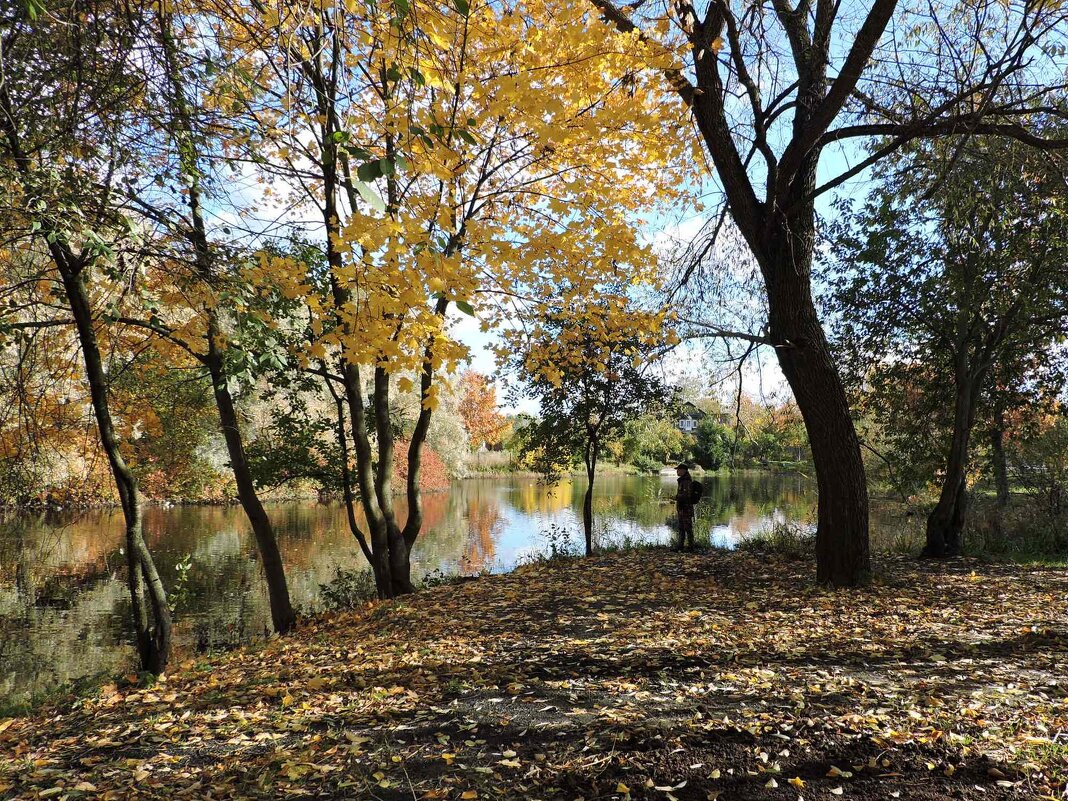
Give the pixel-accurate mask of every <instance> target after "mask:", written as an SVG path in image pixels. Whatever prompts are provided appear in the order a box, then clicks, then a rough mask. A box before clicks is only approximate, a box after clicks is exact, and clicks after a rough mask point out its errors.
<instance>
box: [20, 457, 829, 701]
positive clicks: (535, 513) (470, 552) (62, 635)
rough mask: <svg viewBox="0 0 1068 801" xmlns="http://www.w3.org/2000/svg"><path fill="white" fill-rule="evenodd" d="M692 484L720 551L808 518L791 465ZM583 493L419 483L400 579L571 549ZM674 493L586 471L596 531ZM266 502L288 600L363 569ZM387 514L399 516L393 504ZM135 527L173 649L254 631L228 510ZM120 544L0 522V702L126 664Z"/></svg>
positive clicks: (105, 514)
mask: <svg viewBox="0 0 1068 801" xmlns="http://www.w3.org/2000/svg"><path fill="white" fill-rule="evenodd" d="M702 480H703V482H704V485H705V493H704V498H703V499H702V501H701V504H700V507H699V511H698V526H699V528H698V529H697V532H696V533H697V534H698V536H699V537H700V536H702V534H703V535H704V536H705V537H706V538H707V540H706V541H711V542H712V543H713V544H715V545H719V546H726V547H730V546H731V545H733V544H734V543H736V542H737V541H738V540H739V539H740V538H743V537H745V536H747V535H748V534H750V533H752V532H754V531H756V530H758V529H760V528H764V527H767V526H768V525H769V524H771V523H772V522H774V521H807V520H811V519H813V517H814V513H815V504H816V495H815V485H814V483H813V482H812V481H811V480H810V479H808V478H805V477H803V476H799V475H783V474H771V473H735V474H733V475H730V476H706V477H704V478H703V479H702ZM584 490H585V480H584V479H573V480H565V481H564V482H563V483H561V484H560V485H558V486H556V487H553V488H548V487H545V486H543V485H541V484H539V482H538V481H537V480H536V479H534V478H527V477H503V478H474V479H467V480H464V481H458V482H455V483H454V484H453V486H452V488H451V489H450V490H449V491H448V492H443V493H436V494H430V495H427V496H426V497H425V500H424V506H425V514H424V519H425V521H426V523H425V527H424V533H423V534H422V535H421V536H420V538H419V541H418V542H417V544H416V548H415V552H414V554H413V571H412V573H413V578H415V579H417V580H418V579H421V578H423V576H424V575H425V574H427V573H428V572H431V571H440V572H441V573H444V574H450V573H464V574H472V573H478V572H481V571H493V572H500V571H506V570H510V569H512V568H513V567H515V566H516V565H517V564H519V563H521V562H523V561H524V560H529V559H532V558H536V556H537V555H538V554H546V553H549V552H552V551H553V550H556V551H567V550H573V551H576V552H577V550H578V549H579V548H580V544H581V542H582V538H581V504H582V494H583V492H584ZM674 494H675V481H674V476H673V475H665V476H605V477H603V478H600V479H598V494H597V496H596V497H595V517H596V523H595V532H596V536H597V539H598V541H599V542H600V543H601V544H603V545H628V544H635V543H647V542H660V543H663V542H668V541H669V540H670V537H671V529H670V528H669V526H668V521H669V520H670V516H671V514H672V512H673V509H674V506H673V503H672V499H673V497H674ZM399 500H400V499H398V501H399ZM269 512H270V514H271V517H272V520H273V521H274V524H275V527H276V529H277V531H278V534H279V538H280V540H281V544H282V550H283V556H284V559H285V563H286V570H287V573H288V578H289V586H290V592H291V593H292V596H293V601H294V603H295V604H297V605H298V606H299V607H302V608H304V609H308V610H311V609H315V608H316V607H317V606H318V605H319V595H320V590H319V588H320V585H322V584H325V583H327V582H329V581H330V579H331V578H332V577H333V576H334V575H335V573H336V571H337V569H338V568H342V569H354V568H362V567H365V565H364V563H363V561H362V560H363V557H362V556H361V554H360V553H359V550H358V547H357V545H356V543H355V541H354V540H353V539H352V536H351V535H350V534H349V530H348V527H347V525H346V522H345V515H344V512H343V509H342V508H341V507H340V506H339V505H332V504H317V503H314V502H302V503H285V504H276V505H273V506H270V507H269ZM398 513H399V515H400V516H401V518H402V519H403V516H404V513H405V512H404V506H403V504H398ZM145 534H146V539H147V540H148V542H149V546H150V547H151V549H152V552H153V554H154V555H155V558H156V561H157V564H158V566H159V569H160V573H161V574H162V576H163V578H164V582H165V583H166V584H167V586H168V588H171V587H173V586H174V582H175V580H176V576H177V575H178V572H179V567H178V566H179V565H180V564H181V563H183V562H185V563H187V564H188V569H187V570H186V571H185V573H186V577H185V580H184V591H183V593H182V594H183V598H182V600H181V602H180V604H179V606H178V609H177V615H176V623H177V629H176V645H177V648H178V651H179V654H180V656H182V655H184V656H188V655H190V654H193V653H195V652H196V651H197V650H203V649H206V648H219V647H227V646H231V645H235V644H238V643H241V642H247V641H251V640H254V639H256V638H259V637H263V636H264V634H265V632H266V626H267V624H268V623H269V620H270V617H269V612H268V609H267V598H266V591H265V588H264V584H263V581H262V577H261V573H260V569H259V564H258V561H257V558H256V550H255V545H254V543H253V540H252V537H251V534H250V533H249V531H248V525H247V522H246V520H245V518H244V514H243V512H242V511H241V509H240V507H236V506H233V507H219V506H183V507H174V508H162V507H159V506H148V507H146V509H145ZM122 542H123V526H122V515H121V513H120V512H118V511H117V510H114V511H112V510H108V511H96V512H91V513H83V514H78V515H74V514H65V513H49V514H43V515H41V514H38V515H32V516H31V515H11V516H8V517H7V518H4V519H3V520H0V704H12V703H19V702H24V701H26V700H28V699H30V698H32V697H33V696H34V695H35V694H39V693H43V692H46V691H49V690H50V689H51V688H54V687H57V686H63V685H67V684H70V683H76V682H78V681H80V680H92V679H96V678H98V677H100V676H102V675H109V674H110V675H114V674H116V673H118V672H120V671H122V670H125V669H127V668H128V667H130V665H131V660H132V654H131V650H130V648H129V646H128V644H127V643H128V632H127V621H128V620H129V614H128V612H129V601H128V597H127V593H126V588H125V584H124V583H123V581H122V576H121V574H120V572H119V571H120V570H121V568H122V566H123V565H124V560H123V557H122V551H121V548H122Z"/></svg>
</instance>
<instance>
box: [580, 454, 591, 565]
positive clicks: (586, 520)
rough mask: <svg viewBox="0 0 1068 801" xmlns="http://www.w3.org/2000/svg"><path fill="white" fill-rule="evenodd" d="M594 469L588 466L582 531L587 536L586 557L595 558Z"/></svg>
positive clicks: (583, 502) (583, 501)
mask: <svg viewBox="0 0 1068 801" xmlns="http://www.w3.org/2000/svg"><path fill="white" fill-rule="evenodd" d="M593 476H594V472H593V469H592V468H591V467H590V466H588V465H587V467H586V478H587V479H588V483H587V484H586V494H585V495H584V496H583V498H582V531H583V533H584V534H585V535H586V556H593Z"/></svg>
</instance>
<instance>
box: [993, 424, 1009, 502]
mask: <svg viewBox="0 0 1068 801" xmlns="http://www.w3.org/2000/svg"><path fill="white" fill-rule="evenodd" d="M990 464H991V467H992V468H993V472H994V486H995V487H996V488H997V505H998V508H999V509H1004V508H1005V507H1006V506H1008V505H1009V467H1008V462H1007V461H1006V459H1005V413H1004V412H1003V411H1002V410H1001V409H998V410H997V411H996V412H995V414H994V426H993V428H991V429H990Z"/></svg>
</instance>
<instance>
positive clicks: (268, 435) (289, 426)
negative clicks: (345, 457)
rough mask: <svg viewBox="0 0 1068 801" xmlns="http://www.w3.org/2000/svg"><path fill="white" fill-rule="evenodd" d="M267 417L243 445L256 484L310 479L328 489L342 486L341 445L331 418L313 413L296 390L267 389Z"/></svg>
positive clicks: (271, 485) (263, 485)
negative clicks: (336, 437)
mask: <svg viewBox="0 0 1068 801" xmlns="http://www.w3.org/2000/svg"><path fill="white" fill-rule="evenodd" d="M267 402H268V404H269V408H270V420H269V422H268V424H267V425H266V426H265V427H263V428H262V429H261V430H260V431H259V432H258V433H257V435H256V436H255V437H253V438H251V439H250V440H249V442H248V445H247V446H246V454H247V456H248V461H249V469H250V470H251V472H252V476H253V480H254V481H255V482H256V485H257V486H259V487H280V486H285V485H289V484H292V483H294V482H298V481H304V480H308V481H312V482H314V483H315V484H316V485H317V486H319V487H321V488H323V489H326V490H328V491H337V490H339V489H340V487H341V449H340V447H339V446H338V444H337V441H336V439H335V438H334V428H333V421H331V420H330V419H328V418H327V417H326V416H325V415H318V414H313V413H312V412H311V411H310V410H309V406H308V401H307V399H306V398H305V397H304V396H302V395H300V394H298V393H295V392H291V391H286V392H281V393H276V392H269V393H267Z"/></svg>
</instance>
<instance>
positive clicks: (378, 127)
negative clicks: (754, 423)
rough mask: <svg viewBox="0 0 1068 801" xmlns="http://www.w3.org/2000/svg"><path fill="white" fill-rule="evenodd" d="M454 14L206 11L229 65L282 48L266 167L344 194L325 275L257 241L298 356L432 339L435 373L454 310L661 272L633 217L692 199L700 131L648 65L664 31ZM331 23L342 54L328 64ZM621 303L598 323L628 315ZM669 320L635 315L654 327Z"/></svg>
mask: <svg viewBox="0 0 1068 801" xmlns="http://www.w3.org/2000/svg"><path fill="white" fill-rule="evenodd" d="M209 7H210V3H209ZM219 8H221V7H219ZM465 11H466V13H461V12H460V11H459V10H458V9H457V8H456V7H448V6H446V7H441V6H439V5H436V4H431V3H425V2H411V3H406V4H405V5H404V9H401V10H398V8H397V7H394V6H393V5H392V4H388V3H387V4H381V5H379V6H375V5H370V4H368V5H364V4H351V5H345V6H340V7H334V6H327V5H326V4H324V5H323V6H322V7H320V8H309V9H297V8H295V7H285V6H278V7H276V8H274V10H270V9H268V10H266V11H264V10H262V9H260V10H257V9H251V10H250V13H249V14H248V15H247V16H246V17H239V16H237V15H234V14H233V13H231V12H230V11H229V10H225V11H219V12H218V16H219V18H220V21H221V24H220V30H222V31H223V33H222V34H220V37H219V43H220V47H225V48H228V49H230V50H231V51H233V52H231V53H230V57H231V58H232V60H233V61H234V62H235V63H241V64H250V65H251V64H256V63H261V64H262V63H265V62H275V63H293V64H295V66H294V68H293V70H292V71H291V72H290V73H287V74H283V75H281V76H273V77H272V74H270V73H265V72H264V71H263V70H262V69H259V68H257V70H256V72H255V80H256V81H259V82H260V83H259V85H258V86H257V87H256V88H255V92H256V93H257V95H258V97H260V98H263V99H262V101H261V102H260V103H259V107H258V108H257V109H256V116H255V118H253V119H250V121H249V125H250V126H251V127H252V128H254V129H256V134H255V135H254V136H251V137H249V138H248V140H247V141H248V142H257V143H258V147H259V150H258V151H257V152H256V154H255V157H256V158H257V159H260V160H262V161H263V162H265V163H268V164H270V165H271V169H270V170H267V171H265V175H266V177H265V182H266V183H268V184H269V185H271V186H276V187H280V188H281V189H282V190H283V192H285V193H288V194H290V195H292V196H293V197H294V202H295V203H307V202H309V200H311V201H312V202H314V203H315V204H316V205H318V204H320V203H322V199H323V193H324V192H331V193H334V194H335V195H336V196H335V197H334V198H333V200H332V203H331V204H330V206H332V207H333V208H334V209H336V211H335V212H334V214H333V216H330V215H327V216H328V217H329V219H327V220H326V229H327V230H326V231H325V232H324V234H325V236H326V237H327V240H328V244H329V245H330V247H331V249H333V250H336V251H337V252H338V258H337V259H334V260H331V261H330V264H331V266H330V268H329V272H330V276H329V280H324V278H325V276H323V275H322V274H321V272H320V273H319V275H318V277H317V278H316V277H315V276H313V273H315V272H316V271H321V267H315V266H312V265H308V266H307V267H306V268H305V269H304V270H300V269H293V267H294V265H293V264H292V263H286V262H284V261H283V260H280V259H278V258H274V259H261V269H262V270H264V271H269V272H270V273H271V275H270V276H269V277H268V276H267V275H265V274H261V277H263V278H264V279H265V280H269V281H271V282H273V283H274V285H275V286H276V289H277V291H278V292H280V293H281V294H282V296H283V297H285V298H286V299H294V298H300V297H304V298H307V299H308V304H307V308H308V313H309V315H310V317H311V321H312V322H311V325H310V332H311V333H312V338H311V339H310V340H309V343H308V346H307V353H306V354H304V356H305V358H308V357H310V358H316V359H321V358H323V356H324V353H329V352H333V351H337V352H343V353H344V354H345V357H346V358H347V359H349V360H350V361H352V362H355V363H359V364H371V365H374V366H377V367H382V368H384V369H386V370H387V371H388V372H391V373H414V372H419V371H420V370H421V369H422V368H423V367H424V365H425V364H426V363H427V359H428V355H429V357H430V358H429V362H430V363H431V364H432V366H433V367H434V368H435V369H437V368H440V367H444V368H446V369H455V367H456V365H457V364H458V363H459V362H460V361H462V360H463V359H464V358H466V357H467V355H468V349H467V347H466V345H464V344H463V343H462V342H460V341H459V340H458V339H457V338H456V336H455V333H454V321H455V320H456V319H458V317H457V315H455V314H454V312H455V311H457V310H459V311H461V312H463V313H465V314H471V313H474V314H476V315H477V316H478V317H479V318H480V320H481V322H482V324H483V325H484V326H486V327H492V326H505V327H507V326H510V325H511V324H512V322H514V319H515V317H516V316H517V315H519V316H522V315H524V314H526V313H529V312H530V310H531V309H532V308H534V307H535V306H536V305H537V303H538V302H539V300H538V299H542V300H544V299H545V298H548V297H550V296H553V295H555V294H557V292H558V289H559V287H561V286H564V285H569V286H572V287H573V289H572V291H571V293H570V294H571V297H570V298H569V299H565V300H566V302H574V303H576V304H581V303H584V302H585V298H586V297H588V296H589V295H590V294H591V293H594V294H596V292H597V287H598V286H599V285H601V284H603V282H604V281H605V279H607V278H614V277H618V276H619V275H620V274H625V277H626V280H627V281H629V282H630V283H631V284H632V285H643V284H652V283H654V282H655V280H656V275H657V265H656V261H655V258H654V257H653V256H652V254H651V253H650V251H649V248H648V247H647V246H646V245H645V244H644V243H643V242H642V241H641V240H640V237H639V234H638V232H637V228H638V226H639V225H640V222H641V219H642V216H643V215H647V214H648V213H649V212H650V211H651V210H652V209H654V208H655V207H656V206H657V205H659V204H673V203H677V202H682V201H683V200H686V199H688V197H689V195H688V189H687V176H686V174H685V172H684V170H685V165H686V164H687V158H686V155H687V154H686V153H685V152H684V151H685V150H686V148H687V147H688V144H687V143H688V142H689V141H690V139H691V138H692V137H690V136H688V135H686V131H685V128H686V125H687V117H686V111H685V109H684V107H683V106H682V104H681V103H680V102H679V101H678V100H677V98H676V97H675V95H674V93H672V92H671V91H670V90H669V89H668V88H667V87H665V86H663V85H661V84H660V83H659V78H657V77H656V74H655V73H654V72H653V71H650V70H645V69H642V67H643V66H645V65H647V63H648V62H649V61H650V59H656V58H663V52H662V51H663V48H660V47H652V46H651V45H649V44H648V43H647V42H643V41H641V40H640V39H639V38H637V37H620V36H619V35H618V34H617V33H616V32H615V31H614V30H612V29H610V28H609V27H608V26H607V25H606V24H605V23H603V22H602V21H600V20H599V19H598V18H597V17H596V15H591V14H590V13H589V10H588V9H587V8H585V7H583V6H581V5H578V4H573V3H568V2H564V1H563V0H527V1H526V2H523V3H522V4H519V3H517V2H514V1H513V0H508V2H504V3H482V2H475V3H472V4H471V5H470V8H469V9H466V7H465ZM249 20H251V22H250V21H249ZM331 37H332V38H333V39H334V40H336V41H338V42H339V43H342V44H343V46H342V47H341V48H340V49H339V51H338V52H339V53H343V55H342V56H339V57H337V58H336V59H335V60H334V61H329V62H328V61H327V56H326V55H325V53H326V52H327V48H323V47H322V46H321V45H322V42H324V41H326V40H327V39H329V38H331ZM316 42H319V43H320V45H319V47H320V49H319V50H316V45H315V43H316ZM316 70H325V71H329V72H330V73H331V74H333V75H336V79H335V80H336V84H337V87H338V88H337V91H336V94H334V95H332V96H329V97H324V94H323V91H322V89H321V88H319V89H316V90H313V86H312V84H313V83H314V76H315V74H316ZM251 71H252V70H251V69H250V72H251ZM241 127H242V126H235V128H241ZM246 127H247V126H246ZM236 146H237V147H239V148H240V147H242V146H245V145H243V144H242V143H241V142H238V143H237V145H236ZM297 153H301V154H303V155H302V156H295V155H294V154H297ZM309 161H310V162H311V163H312V164H313V165H314V166H313V167H311V168H308V167H306V166H305V164H304V163H303V162H309ZM339 174H340V175H341V176H343V180H342V179H337V176H338V175H339ZM330 176H334V178H330V180H333V181H334V183H333V184H328V178H329V177H330ZM331 187H332V188H331ZM687 202H688V201H687ZM338 292H340V294H338ZM341 298H344V301H343V302H340V299H341ZM531 301H533V303H534V305H533V306H532V305H531ZM624 317H626V319H624ZM624 317H617V316H615V315H609V316H607V317H604V318H603V325H604V327H605V328H606V329H607V328H609V327H610V326H611V325H614V324H616V323H617V322H618V323H619V324H621V325H626V326H630V325H634V324H635V322H636V321H635V320H634V319H633V315H630V316H629V317H627V316H625V315H624ZM662 322H663V321H662V319H661V320H652V321H646V322H642V323H641V324H640V326H639V327H641V328H642V329H643V330H645V331H647V332H654V331H655V332H656V335H657V336H659V335H660V329H661V327H662ZM545 358H546V359H551V353H548V352H547V353H546V354H545ZM405 386H406V387H408V386H409V384H408V383H407V382H406V383H405ZM435 404H436V398H435V397H434V396H433V395H429V394H428V395H427V397H425V398H424V406H425V407H426V408H433V406H434V405H435Z"/></svg>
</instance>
